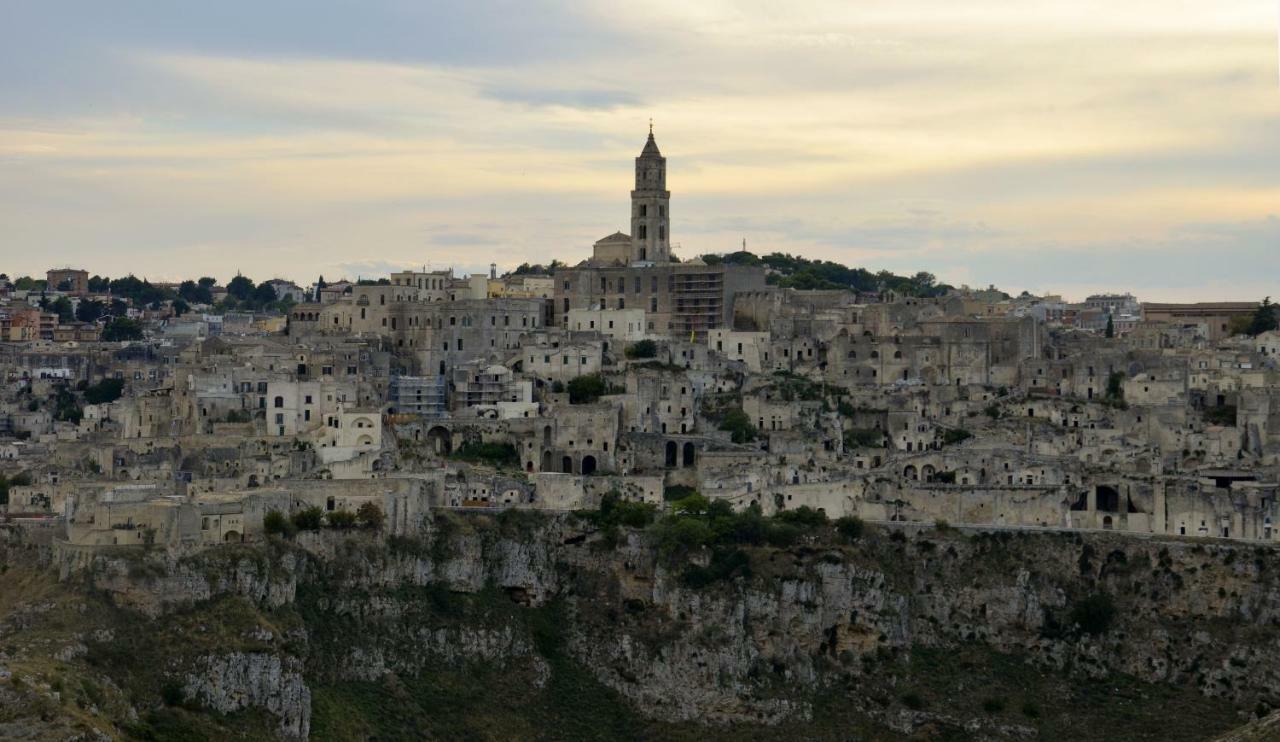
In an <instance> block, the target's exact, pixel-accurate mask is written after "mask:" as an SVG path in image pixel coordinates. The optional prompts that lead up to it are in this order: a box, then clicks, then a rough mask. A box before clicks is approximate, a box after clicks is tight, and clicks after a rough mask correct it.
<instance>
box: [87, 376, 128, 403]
mask: <svg viewBox="0 0 1280 742" xmlns="http://www.w3.org/2000/svg"><path fill="white" fill-rule="evenodd" d="M122 394H124V379H103V380H102V381H99V382H98V383H97V384H93V385H90V386H88V387H85V390H84V401H86V402H88V403H89V404H105V403H107V402H114V401H116V400H117V399H120V396H121V395H122Z"/></svg>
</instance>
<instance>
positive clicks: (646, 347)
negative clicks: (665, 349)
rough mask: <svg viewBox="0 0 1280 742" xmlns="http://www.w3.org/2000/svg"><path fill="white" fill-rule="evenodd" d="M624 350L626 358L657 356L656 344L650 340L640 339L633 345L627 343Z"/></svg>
mask: <svg viewBox="0 0 1280 742" xmlns="http://www.w3.org/2000/svg"><path fill="white" fill-rule="evenodd" d="M624 352H625V353H626V356H627V358H656V357H657V356H658V344H657V343H655V342H653V341H652V340H641V341H640V342H638V343H635V344H633V345H628V346H627V349H626V351H624Z"/></svg>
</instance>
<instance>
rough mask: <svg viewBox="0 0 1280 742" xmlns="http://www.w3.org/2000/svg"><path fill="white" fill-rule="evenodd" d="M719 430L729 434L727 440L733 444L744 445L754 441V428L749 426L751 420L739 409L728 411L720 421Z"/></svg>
mask: <svg viewBox="0 0 1280 742" xmlns="http://www.w3.org/2000/svg"><path fill="white" fill-rule="evenodd" d="M720 429H721V430H726V431H728V432H729V438H730V440H732V441H733V442H734V443H746V442H748V441H753V440H755V439H756V428H755V426H754V425H752V424H751V418H749V417H747V413H745V412H743V411H742V409H741V408H737V409H732V410H729V412H728V413H727V414H726V415H725V416H724V419H723V420H721V421H720Z"/></svg>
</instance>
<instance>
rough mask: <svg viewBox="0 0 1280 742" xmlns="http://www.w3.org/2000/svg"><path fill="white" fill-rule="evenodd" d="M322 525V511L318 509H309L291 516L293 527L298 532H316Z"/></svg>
mask: <svg viewBox="0 0 1280 742" xmlns="http://www.w3.org/2000/svg"><path fill="white" fill-rule="evenodd" d="M323 524H324V511H323V510H321V509H320V508H318V507H309V508H304V509H302V510H299V511H298V512H296V513H294V514H293V525H294V527H296V528H297V529H298V530H299V531H318V530H320V526H321V525H323Z"/></svg>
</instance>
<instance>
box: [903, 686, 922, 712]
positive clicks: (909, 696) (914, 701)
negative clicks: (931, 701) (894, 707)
mask: <svg viewBox="0 0 1280 742" xmlns="http://www.w3.org/2000/svg"><path fill="white" fill-rule="evenodd" d="M902 705H903V706H906V707H907V708H909V709H911V710H912V711H919V710H920V709H923V708H924V699H923V698H921V697H920V694H919V693H916V692H915V691H907V692H906V693H903V694H902Z"/></svg>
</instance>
